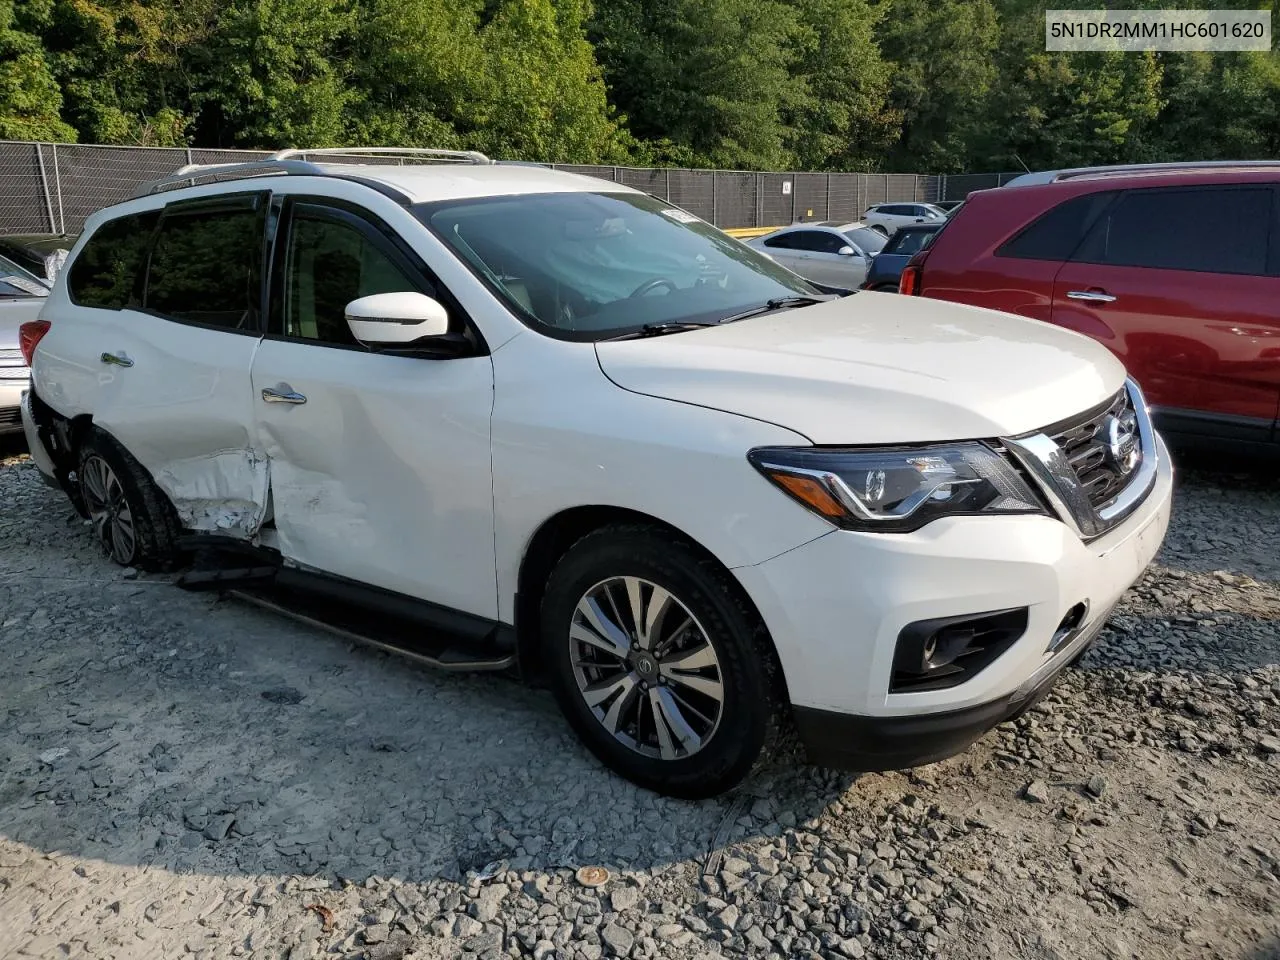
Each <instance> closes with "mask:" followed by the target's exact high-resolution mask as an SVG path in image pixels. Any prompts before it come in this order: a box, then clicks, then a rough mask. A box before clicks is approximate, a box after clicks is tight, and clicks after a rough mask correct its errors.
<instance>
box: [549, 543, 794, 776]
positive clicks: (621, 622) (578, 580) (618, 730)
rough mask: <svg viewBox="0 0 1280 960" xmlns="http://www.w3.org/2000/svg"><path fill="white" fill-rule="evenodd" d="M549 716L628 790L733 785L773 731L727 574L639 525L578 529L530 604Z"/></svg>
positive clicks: (771, 679)
mask: <svg viewBox="0 0 1280 960" xmlns="http://www.w3.org/2000/svg"><path fill="white" fill-rule="evenodd" d="M542 636H543V642H544V644H545V648H544V650H545V654H546V661H547V663H548V665H549V666H550V673H551V676H552V681H553V685H554V688H555V691H556V696H557V699H558V700H559V702H560V706H561V709H562V710H563V711H564V713H565V716H566V717H567V719H568V720H569V722H570V724H571V725H572V726H573V728H574V729H575V731H576V732H577V733H578V735H579V736H580V737H581V738H582V740H583V741H584V742H585V743H586V745H587V746H588V747H589V748H590V749H591V751H592V752H593V753H595V755H596V756H597V757H599V758H600V760H602V761H603V762H604V763H605V764H606V765H607V766H609V767H610V768H612V769H613V770H614V771H616V772H617V773H619V774H621V775H622V776H624V777H626V778H628V779H629V780H633V781H635V782H636V783H638V784H640V785H641V786H644V787H648V788H649V789H652V790H656V791H658V792H661V793H666V794H669V795H672V796H679V797H688V798H698V797H706V796H711V795H713V794H716V793H720V792H721V791H723V790H726V789H728V788H729V787H732V786H733V785H735V784H736V783H738V782H739V781H741V780H742V779H743V778H744V777H745V776H746V775H747V774H748V773H749V772H750V771H751V769H752V767H753V766H754V765H755V763H756V762H757V760H758V759H759V758H760V757H761V756H762V754H763V753H764V752H765V749H764V748H765V747H766V745H767V744H769V743H770V742H771V741H772V739H773V737H774V735H775V732H776V728H777V717H778V709H779V703H780V697H779V696H778V694H777V688H778V682H777V676H776V669H777V668H776V661H775V660H774V657H773V654H772V650H771V648H770V647H769V644H768V640H767V638H766V636H765V631H764V627H763V625H762V624H761V623H760V620H759V617H758V616H757V615H756V613H755V611H754V610H752V609H751V608H750V605H749V604H748V603H747V602H746V600H745V599H744V598H743V597H742V595H741V593H740V591H739V590H738V589H737V587H736V585H734V584H733V583H732V581H731V580H730V579H729V576H728V574H727V573H726V572H725V571H724V570H723V569H722V568H720V567H719V565H718V564H716V563H715V562H714V561H712V560H711V559H710V558H708V557H706V556H704V555H703V554H702V553H701V552H699V551H697V550H696V549H694V548H693V547H692V546H690V545H687V544H685V543H682V542H680V541H678V540H676V539H674V538H672V537H669V536H667V535H666V534H665V533H664V532H662V531H660V530H657V529H654V528H648V527H632V526H626V527H623V526H618V527H610V528H606V529H603V530H600V531H597V532H596V533H592V534H589V535H588V536H586V537H584V538H583V539H582V540H580V541H578V542H577V543H576V544H574V546H573V547H571V548H570V549H569V551H568V553H566V554H565V556H564V557H563V558H562V559H561V561H560V563H559V564H558V565H557V566H556V569H555V570H554V571H553V572H552V574H551V578H550V580H549V582H548V585H547V592H546V596H545V598H544V602H543V608H542Z"/></svg>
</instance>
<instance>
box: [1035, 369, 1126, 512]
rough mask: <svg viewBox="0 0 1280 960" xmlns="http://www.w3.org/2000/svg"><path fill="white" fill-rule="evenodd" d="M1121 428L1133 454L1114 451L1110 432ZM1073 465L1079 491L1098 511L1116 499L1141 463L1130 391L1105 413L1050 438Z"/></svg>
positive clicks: (1106, 408)
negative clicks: (1114, 426)
mask: <svg viewBox="0 0 1280 960" xmlns="http://www.w3.org/2000/svg"><path fill="white" fill-rule="evenodd" d="M1113 425H1118V428H1119V436H1120V438H1121V440H1124V439H1125V438H1128V442H1129V443H1130V444H1132V447H1133V450H1134V452H1133V453H1132V454H1131V455H1130V456H1126V455H1125V453H1126V451H1125V450H1124V449H1120V450H1117V449H1113V445H1112V440H1113V437H1112V436H1111V429H1112V426H1113ZM1050 436H1051V438H1052V439H1053V442H1054V443H1056V444H1057V445H1058V447H1059V448H1060V449H1061V450H1062V452H1063V454H1064V455H1065V456H1066V458H1067V462H1068V463H1069V464H1070V465H1071V469H1072V471H1073V472H1074V473H1075V475H1076V478H1077V479H1078V480H1079V481H1080V487H1081V489H1082V490H1083V492H1084V494H1085V495H1086V496H1087V497H1088V499H1089V503H1090V504H1092V505H1093V506H1094V507H1095V508H1098V507H1103V506H1105V505H1106V504H1108V503H1110V502H1111V501H1112V500H1114V499H1115V497H1116V495H1117V494H1118V493H1120V491H1121V490H1123V489H1124V488H1125V487H1126V486H1128V484H1129V481H1130V480H1131V479H1133V475H1134V471H1135V470H1136V469H1137V468H1138V466H1139V464H1140V463H1141V457H1142V451H1141V447H1140V446H1139V444H1138V434H1137V418H1136V415H1135V412H1134V409H1133V402H1132V400H1130V398H1129V392H1128V391H1127V390H1121V391H1120V392H1119V393H1117V394H1116V395H1115V397H1113V398H1112V400H1111V403H1109V404H1108V405H1107V406H1106V407H1104V408H1103V409H1102V410H1100V411H1098V412H1096V413H1093V414H1091V415H1090V416H1089V417H1087V418H1086V419H1084V420H1081V421H1078V422H1076V423H1074V424H1071V425H1070V426H1068V427H1066V428H1064V429H1062V430H1059V431H1057V432H1055V433H1053V434H1051V435H1050Z"/></svg>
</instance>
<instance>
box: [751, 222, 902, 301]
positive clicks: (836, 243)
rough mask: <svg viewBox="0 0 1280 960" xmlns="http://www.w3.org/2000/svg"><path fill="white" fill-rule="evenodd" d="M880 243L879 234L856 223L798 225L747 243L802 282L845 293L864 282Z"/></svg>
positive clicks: (881, 235) (881, 241) (881, 247)
mask: <svg viewBox="0 0 1280 960" xmlns="http://www.w3.org/2000/svg"><path fill="white" fill-rule="evenodd" d="M884 244H885V237H884V235H883V234H882V233H880V232H879V231H878V230H872V229H871V228H870V227H868V226H867V225H866V224H864V223H862V222H860V221H855V222H853V223H842V224H831V223H798V224H793V225H792V226H789V227H783V228H782V229H781V230H775V231H773V232H772V233H766V234H765V235H764V236H762V237H755V238H753V239H751V240H748V241H747V245H748V246H751V247H755V248H756V249H757V250H760V251H762V252H763V253H766V254H768V255H769V256H770V257H772V258H773V259H774V260H776V261H777V262H778V263H780V264H782V265H783V266H784V267H786V268H787V269H788V270H790V271H792V272H793V273H798V274H800V276H802V277H804V278H805V279H806V280H812V281H814V282H815V283H821V284H826V285H828V286H833V287H843V288H845V289H848V290H854V289H856V288H857V287H858V286H859V285H860V284H861V283H862V281H863V280H864V279H866V276H867V267H868V266H869V265H870V263H871V258H872V257H874V256H875V255H876V254H877V253H879V252H880V251H881V250H882V249H883V248H884Z"/></svg>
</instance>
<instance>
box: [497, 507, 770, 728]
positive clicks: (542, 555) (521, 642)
mask: <svg viewBox="0 0 1280 960" xmlns="http://www.w3.org/2000/svg"><path fill="white" fill-rule="evenodd" d="M637 524H640V525H644V526H647V527H652V528H654V529H656V530H659V531H661V532H663V533H665V534H667V535H668V536H670V537H672V538H673V539H675V540H678V541H679V542H681V543H683V544H685V545H687V546H689V547H690V548H692V549H693V550H695V551H697V552H698V553H700V554H702V556H704V557H706V558H707V559H709V560H710V561H712V562H713V563H715V564H717V565H718V566H719V567H720V568H721V569H722V570H723V571H724V573H725V574H726V577H727V579H728V581H729V582H730V583H732V584H733V585H734V587H735V588H736V589H737V591H738V594H739V596H740V598H741V599H742V601H743V602H744V603H745V604H747V608H748V609H749V610H750V611H751V613H752V614H753V615H754V616H755V617H756V618H757V619H758V620H759V622H760V625H761V628H762V629H763V630H764V635H765V637H766V638H767V640H768V644H769V649H770V651H771V653H772V655H773V658H774V661H775V666H776V668H777V669H776V670H775V671H774V675H775V676H776V677H777V678H778V682H779V683H780V684H781V687H782V689H781V690H780V691H779V695H780V696H781V697H782V698H783V702H784V703H790V702H791V700H790V695H789V693H788V691H787V682H786V676H785V673H784V671H783V669H782V662H781V658H780V657H779V656H778V648H777V644H775V643H774V642H773V637H772V636H771V635H770V634H769V631H768V627H767V625H766V624H765V621H764V617H763V616H762V615H761V613H760V610H759V608H758V607H757V606H756V604H755V601H754V600H752V598H751V596H750V594H748V593H747V591H746V588H745V587H743V586H742V584H741V583H740V582H739V581H738V578H737V577H736V576H734V575H733V571H732V570H731V569H730V568H729V567H727V566H726V565H725V564H724V563H723V562H721V560H720V559H719V558H718V557H717V556H716V555H715V554H713V553H712V552H711V551H710V550H708V549H707V548H706V547H705V546H703V545H702V544H701V543H699V542H698V541H697V540H696V539H694V538H693V537H691V536H690V535H689V534H687V533H685V532H684V531H683V530H681V529H680V528H679V527H676V526H675V525H674V524H671V523H668V522H667V521H665V520H662V519H660V518H658V517H655V516H653V515H651V514H648V513H644V512H642V511H639V510H631V509H628V508H626V507H616V506H605V505H594V506H578V507H570V508H568V509H565V510H562V511H560V512H559V513H557V514H554V515H553V516H551V517H548V518H547V519H546V520H545V521H543V523H542V525H541V526H539V527H538V529H537V531H535V533H534V534H533V536H532V537H531V538H530V539H529V543H528V545H527V547H526V548H525V551H524V556H523V557H522V558H521V560H520V570H519V574H518V577H517V580H516V584H517V586H516V596H515V620H516V623H515V629H516V645H517V656H518V661H519V666H520V672H521V674H522V675H523V676H524V677H525V679H526V680H528V681H529V682H530V683H533V684H536V685H541V684H542V683H543V682H544V680H545V667H544V664H543V655H542V644H541V639H542V638H541V633H540V630H539V626H538V625H539V620H540V611H541V607H542V598H543V595H544V592H545V590H546V584H547V578H548V577H549V576H550V574H551V571H552V569H553V568H554V567H555V565H556V564H557V563H558V562H559V561H560V558H561V557H563V556H564V555H565V553H566V552H567V551H568V550H569V548H570V547H572V546H573V545H574V544H575V543H577V542H578V541H579V540H581V539H582V538H583V537H585V536H587V535H588V534H589V533H592V532H594V531H596V530H599V529H601V528H602V527H608V526H617V525H632V526H634V525H637Z"/></svg>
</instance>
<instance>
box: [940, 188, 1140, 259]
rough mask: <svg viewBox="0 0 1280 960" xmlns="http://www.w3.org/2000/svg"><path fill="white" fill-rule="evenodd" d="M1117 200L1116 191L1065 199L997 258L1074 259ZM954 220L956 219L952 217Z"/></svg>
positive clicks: (998, 252) (1001, 248)
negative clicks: (1113, 201)
mask: <svg viewBox="0 0 1280 960" xmlns="http://www.w3.org/2000/svg"><path fill="white" fill-rule="evenodd" d="M1114 197H1115V192H1114V191H1106V192H1103V193H1090V194H1087V195H1086V196H1083V197H1074V198H1072V199H1070V200H1065V201H1063V202H1062V203H1060V204H1058V205H1057V206H1056V207H1053V208H1052V209H1051V210H1049V212H1048V213H1045V214H1042V215H1041V216H1040V218H1039V219H1037V220H1035V221H1034V222H1033V223H1032V224H1031V225H1030V226H1028V227H1025V228H1024V229H1023V230H1022V231H1021V232H1020V233H1018V234H1017V235H1016V236H1015V237H1014V238H1013V239H1012V240H1008V241H1006V242H1005V244H1004V245H1003V246H1002V247H1000V249H999V250H997V251H996V256H998V257H1017V258H1018V259H1019V260H1066V259H1067V258H1068V257H1070V256H1071V254H1072V252H1073V251H1074V250H1075V249H1076V247H1078V246H1080V241H1081V239H1082V238H1083V237H1084V235H1085V233H1086V231H1088V229H1089V227H1091V226H1092V225H1093V223H1094V221H1095V220H1097V217H1098V214H1099V213H1100V212H1102V210H1103V209H1105V208H1106V206H1107V204H1109V203H1110V202H1111V201H1112V199H1113V198H1114ZM951 219H953V220H954V219H955V215H954V214H952V217H951Z"/></svg>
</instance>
